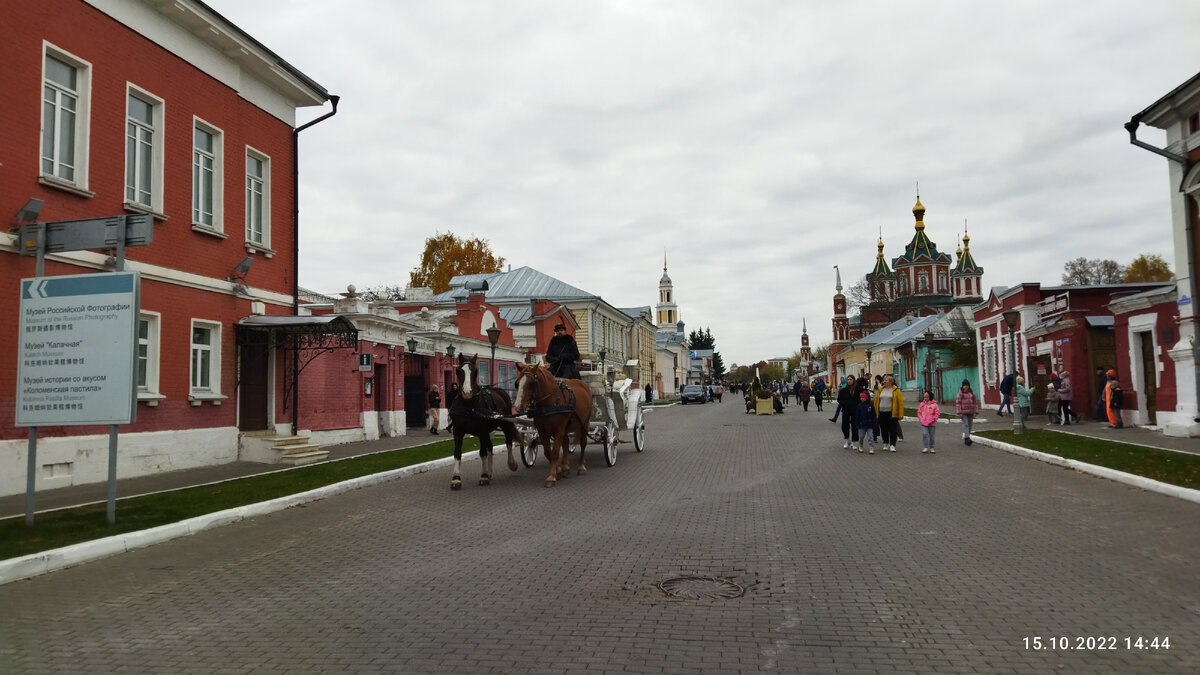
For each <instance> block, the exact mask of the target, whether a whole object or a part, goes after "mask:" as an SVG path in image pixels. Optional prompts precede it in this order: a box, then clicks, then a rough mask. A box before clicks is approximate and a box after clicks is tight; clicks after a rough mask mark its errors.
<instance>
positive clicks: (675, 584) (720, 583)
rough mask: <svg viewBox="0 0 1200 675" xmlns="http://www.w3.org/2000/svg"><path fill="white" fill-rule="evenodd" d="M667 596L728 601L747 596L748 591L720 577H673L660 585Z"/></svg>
mask: <svg viewBox="0 0 1200 675" xmlns="http://www.w3.org/2000/svg"><path fill="white" fill-rule="evenodd" d="M658 587H659V588H661V589H662V590H663V592H664V593H666V594H667V595H673V596H675V597H677V598H693V599H699V598H708V599H714V600H728V599H729V598H738V597H741V596H742V595H743V594H745V592H746V589H744V588H742V587H741V586H739V585H737V584H735V583H733V582H732V581H730V580H729V579H721V578H718V577H673V578H671V579H667V580H666V581H664V582H662V583H661V584H659V585H658Z"/></svg>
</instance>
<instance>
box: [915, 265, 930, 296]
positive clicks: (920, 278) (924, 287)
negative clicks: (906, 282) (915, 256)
mask: <svg viewBox="0 0 1200 675" xmlns="http://www.w3.org/2000/svg"><path fill="white" fill-rule="evenodd" d="M917 292H918V293H928V292H929V272H926V271H924V270H922V271H920V272H918V273H917Z"/></svg>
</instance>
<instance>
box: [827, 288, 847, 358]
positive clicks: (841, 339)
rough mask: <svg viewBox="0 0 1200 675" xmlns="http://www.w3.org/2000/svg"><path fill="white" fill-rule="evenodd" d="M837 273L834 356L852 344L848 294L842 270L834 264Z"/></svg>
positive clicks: (834, 299) (831, 354)
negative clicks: (847, 313)
mask: <svg viewBox="0 0 1200 675" xmlns="http://www.w3.org/2000/svg"><path fill="white" fill-rule="evenodd" d="M833 269H834V271H835V272H836V273H837V293H836V294H835V295H834V296H833V341H832V342H830V343H829V356H830V357H833V356H834V355H835V354H837V353H838V352H840V351H842V350H843V349H845V348H846V347H848V346H849V345H850V319H848V318H846V296H845V295H843V294H842V271H841V270H840V269H838V266H837V265H834V266H833Z"/></svg>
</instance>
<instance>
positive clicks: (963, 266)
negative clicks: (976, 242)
mask: <svg viewBox="0 0 1200 675" xmlns="http://www.w3.org/2000/svg"><path fill="white" fill-rule="evenodd" d="M962 243H963V248H962V252H961V254H960V255H959V256H958V263H957V264H956V265H955V266H954V269H953V270H951V271H950V274H951V275H956V274H983V268H982V267H980V266H979V265H977V264H975V258H974V256H972V255H971V235H969V234H967V233H966V232H964V233H963V237H962Z"/></svg>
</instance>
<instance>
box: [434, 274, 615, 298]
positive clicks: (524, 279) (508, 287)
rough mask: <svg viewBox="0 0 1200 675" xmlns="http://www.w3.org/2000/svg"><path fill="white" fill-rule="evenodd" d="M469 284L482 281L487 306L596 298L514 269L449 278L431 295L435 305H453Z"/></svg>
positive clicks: (561, 282)
mask: <svg viewBox="0 0 1200 675" xmlns="http://www.w3.org/2000/svg"><path fill="white" fill-rule="evenodd" d="M471 281H486V282H487V284H488V287H487V290H486V291H484V292H483V293H484V298H485V299H486V300H487V301H488V302H491V303H496V302H504V301H506V300H507V301H512V300H528V299H530V298H536V299H539V300H575V299H578V300H586V299H592V298H599V297H600V296H598V295H596V294H595V293H589V292H587V291H584V290H581V289H579V288H576V287H574V286H572V285H570V284H568V283H565V282H563V281H559V280H558V279H555V278H554V277H552V276H550V275H548V274H545V273H543V272H539V271H537V270H535V269H533V268H532V267H518V268H517V269H515V270H510V271H508V272H490V273H486V274H460V275H458V276H455V277H452V278H451V279H450V290H448V291H445V292H443V293H438V294H437V295H435V296H433V301H434V302H435V303H442V302H456V301H458V300H461V299H465V298H466V297H467V296H468V295H469V291H468V290H467V288H466V286H467V284H468V282H471Z"/></svg>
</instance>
